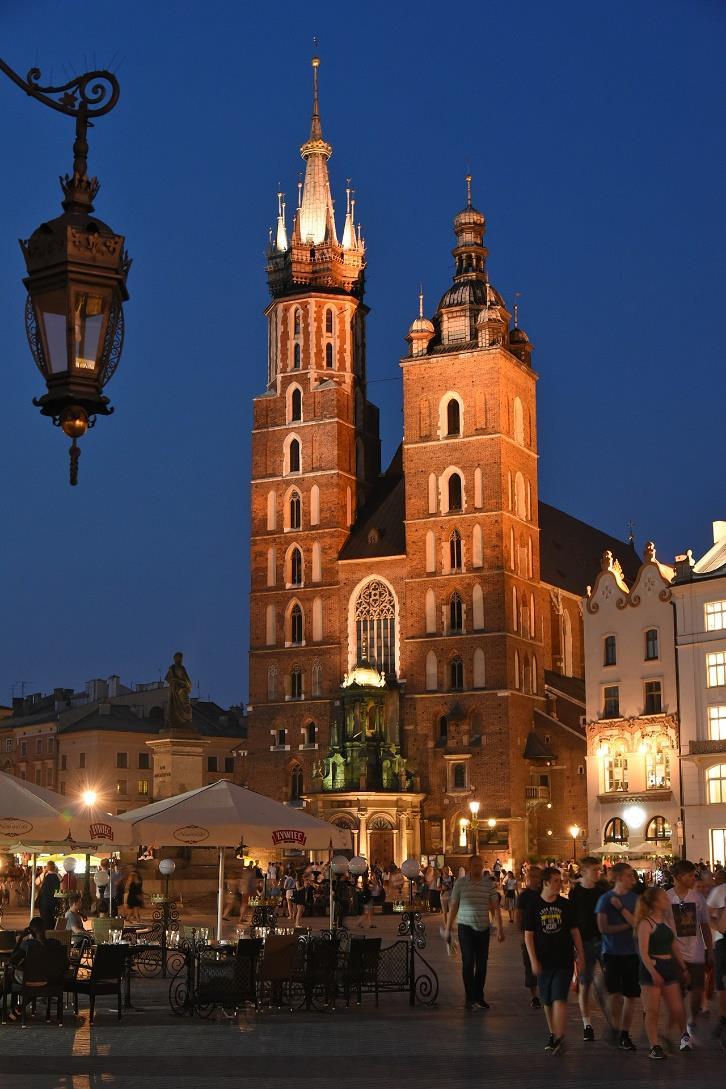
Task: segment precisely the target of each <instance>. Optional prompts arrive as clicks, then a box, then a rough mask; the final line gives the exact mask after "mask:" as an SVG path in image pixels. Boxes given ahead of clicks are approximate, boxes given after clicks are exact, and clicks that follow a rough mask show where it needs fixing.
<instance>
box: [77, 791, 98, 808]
mask: <svg viewBox="0 0 726 1089" xmlns="http://www.w3.org/2000/svg"><path fill="white" fill-rule="evenodd" d="M81 801H82V802H83V804H84V805H87V806H88V808H89V809H92V808H93V806H94V805H95V804H96V802H97V801H98V794H96V791H95V790H84V791H83V793H82V794H81Z"/></svg>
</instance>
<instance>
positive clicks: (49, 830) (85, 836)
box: [0, 772, 132, 916]
mask: <svg viewBox="0 0 726 1089" xmlns="http://www.w3.org/2000/svg"><path fill="white" fill-rule="evenodd" d="M131 842H132V840H131V829H130V828H129V826H128V824H126V823H125V822H124V821H122V820H121V819H120V817H115V816H113V815H112V814H111V813H107V812H106V811H105V810H104V809H102V808H101V807H100V806H99V805H96V804H94V805H86V804H85V803H84V802H82V801H80V800H79V801H71V800H70V799H69V798H66V797H65V796H64V795H63V794H56V792H55V791H54V790H48V789H47V788H46V787H41V786H36V785H35V783H28V782H26V780H25V779H17V778H16V777H15V776H14V775H6V774H5V772H0V847H6V848H8V849H9V850H12V851H31V852H32V853H33V878H35V857H36V855H37V853H38V852H40V851H46V850H50V851H53V850H59V849H60V850H66V851H74V850H80V851H84V852H86V853H89V852H90V851H96V850H100V849H103V848H105V849H106V850H114V848H116V847H126V846H128V845H130V843H131ZM34 907H35V880H34V879H33V881H31V885H30V914H31V916H32V914H33V908H34Z"/></svg>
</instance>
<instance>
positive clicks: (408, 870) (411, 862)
mask: <svg viewBox="0 0 726 1089" xmlns="http://www.w3.org/2000/svg"><path fill="white" fill-rule="evenodd" d="M401 873H402V874H403V876H404V877H405V878H406V879H407V880H408V902H409V904H413V883H414V881H415V880H416V878H417V877H418V875H419V874H420V873H421V867H420V865H419V863H418V861H417V860H416V859H415V858H407V859H406V860H405V861H404V862H402V863H401Z"/></svg>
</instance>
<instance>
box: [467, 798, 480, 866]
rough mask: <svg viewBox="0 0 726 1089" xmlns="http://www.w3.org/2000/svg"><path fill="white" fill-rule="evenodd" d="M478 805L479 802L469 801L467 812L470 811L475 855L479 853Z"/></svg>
mask: <svg viewBox="0 0 726 1089" xmlns="http://www.w3.org/2000/svg"><path fill="white" fill-rule="evenodd" d="M479 805H480V803H479V802H469V812H470V813H471V821H470V827H471V832H472V843H473V846H474V854H475V855H478V854H479Z"/></svg>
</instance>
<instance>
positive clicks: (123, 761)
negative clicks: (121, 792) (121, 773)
mask: <svg viewBox="0 0 726 1089" xmlns="http://www.w3.org/2000/svg"><path fill="white" fill-rule="evenodd" d="M128 766H129V754H128V753H127V752H117V753H116V767H117V768H127V767H128Z"/></svg>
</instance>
